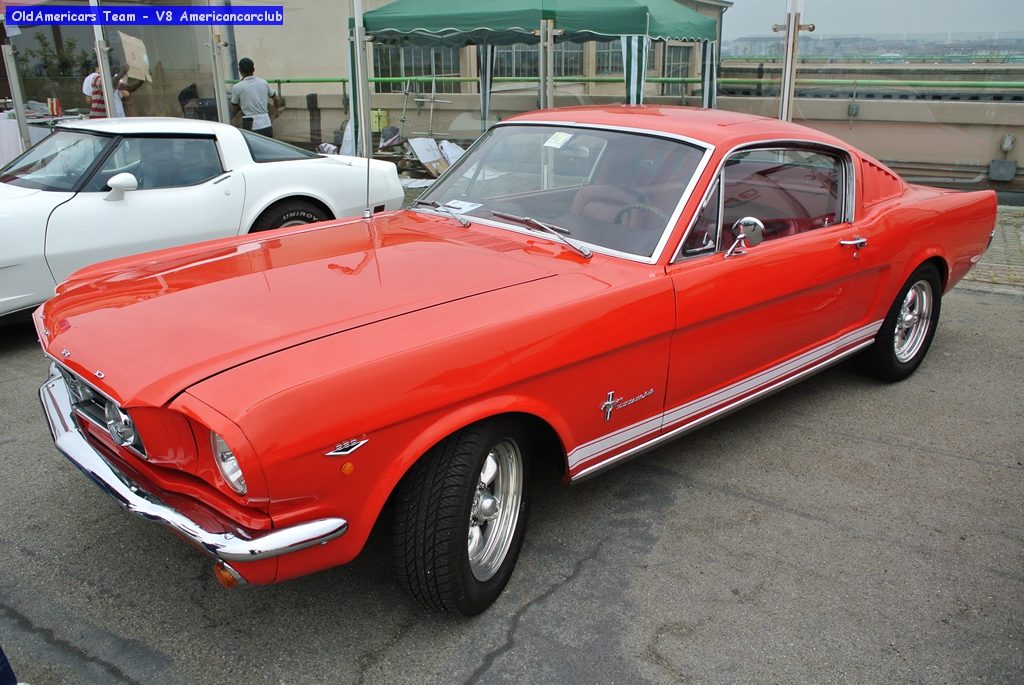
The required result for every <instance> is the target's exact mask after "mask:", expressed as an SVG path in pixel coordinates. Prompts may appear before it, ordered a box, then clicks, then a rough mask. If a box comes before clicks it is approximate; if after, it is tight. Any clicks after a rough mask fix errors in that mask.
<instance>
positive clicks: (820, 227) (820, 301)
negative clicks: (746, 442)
mask: <svg viewBox="0 0 1024 685" xmlns="http://www.w3.org/2000/svg"><path fill="white" fill-rule="evenodd" d="M852 182H853V177H852V167H851V165H850V163H849V160H848V158H847V157H845V155H843V154H842V153H840V152H838V151H836V152H830V151H823V150H818V149H802V148H796V147H794V148H778V147H776V148H773V149H757V150H747V151H741V152H738V153H735V154H733V155H732V156H730V158H729V159H727V160H726V162H725V165H724V167H723V171H722V173H721V175H720V178H719V180H718V181H716V182H715V184H714V185H713V187H712V189H711V192H710V195H709V198H708V201H707V203H706V205H705V207H704V208H703V210H702V211H701V213H700V215H699V216H698V218H697V220H696V221H695V223H694V226H693V227H692V228H691V229H690V232H689V233H688V234H687V236H686V238H685V240H684V242H683V245H682V246H681V248H680V251H679V254H678V256H677V258H676V259H675V260H674V263H673V264H672V265H670V266H669V267H668V273H669V276H670V277H671V279H672V282H673V285H674V287H675V290H676V328H675V331H674V334H673V338H672V346H671V347H672V350H671V364H670V370H669V388H668V392H667V402H666V417H665V430H666V431H670V430H675V429H678V428H680V427H682V426H686V425H691V424H693V423H694V422H699V421H701V420H702V419H706V418H710V417H712V416H714V415H717V414H719V413H721V412H723V411H725V410H727V409H729V408H731V407H734V406H736V405H737V404H739V403H742V402H743V401H744V400H748V399H751V398H752V397H754V396H757V395H759V394H762V393H764V392H767V391H768V390H770V389H771V388H773V387H776V386H778V385H779V384H782V383H784V382H786V381H787V380H791V379H793V378H794V377H796V376H799V375H801V374H803V373H804V372H807V371H809V370H810V369H813V368H816V367H818V366H820V365H822V364H825V363H828V362H829V361H831V360H833V359H835V358H836V357H837V356H840V355H842V354H843V353H846V352H848V351H850V350H851V349H854V348H856V347H857V346H858V345H861V344H863V343H864V342H865V341H866V340H870V339H871V337H872V336H873V335H874V331H869V330H868V328H870V326H864V325H863V323H864V322H863V321H859V319H858V312H863V307H862V306H861V305H862V303H863V302H864V301H865V300H868V299H870V297H871V295H872V292H871V285H870V282H869V280H868V279H867V278H865V277H864V272H863V271H862V270H861V268H860V265H859V254H858V253H859V250H860V247H859V246H857V245H849V244H842V242H850V241H852V240H854V239H855V238H856V235H857V232H856V230H855V229H854V226H853V224H851V223H850V222H849V219H850V218H851V217H852V212H851V207H850V204H851V202H852V201H851V200H850V199H849V197H850V196H849V194H848V193H847V191H848V189H850V188H851V187H852ZM748 216H752V217H754V218H757V219H758V220H760V221H761V222H762V223H763V224H764V242H762V243H761V244H759V245H752V246H747V247H746V248H745V249H744V248H742V247H739V246H737V247H738V248H739V249H736V250H734V251H732V252H731V253H730V251H729V250H730V248H731V247H733V243H734V242H735V239H734V237H733V233H732V226H733V225H734V223H735V222H736V221H737V220H739V219H741V218H744V217H748ZM875 328H876V329H877V326H876V327H875Z"/></svg>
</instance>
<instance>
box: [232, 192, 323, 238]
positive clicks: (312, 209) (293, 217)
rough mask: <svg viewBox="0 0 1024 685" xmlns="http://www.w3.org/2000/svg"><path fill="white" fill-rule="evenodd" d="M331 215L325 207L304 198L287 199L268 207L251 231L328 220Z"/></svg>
mask: <svg viewBox="0 0 1024 685" xmlns="http://www.w3.org/2000/svg"><path fill="white" fill-rule="evenodd" d="M330 218H331V216H330V215H329V214H327V213H326V212H325V211H324V210H323V209H321V208H320V207H317V206H316V205H314V204H312V203H310V202H306V201H304V200H285V201H283V202H278V203H276V204H273V205H271V206H270V207H267V208H266V209H265V210H264V211H263V213H262V214H260V216H259V218H258V219H256V221H255V222H254V223H253V225H252V229H251V230H250V233H256V232H257V231H269V230H271V229H274V228H284V227H286V226H298V225H300V224H312V223H315V222H317V221H327V220H328V219H330Z"/></svg>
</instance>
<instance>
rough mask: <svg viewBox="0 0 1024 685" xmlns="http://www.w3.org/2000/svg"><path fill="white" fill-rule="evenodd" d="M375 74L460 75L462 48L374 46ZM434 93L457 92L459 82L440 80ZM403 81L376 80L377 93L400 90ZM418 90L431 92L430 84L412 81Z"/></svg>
mask: <svg viewBox="0 0 1024 685" xmlns="http://www.w3.org/2000/svg"><path fill="white" fill-rule="evenodd" d="M431 65H433V68H431ZM373 73H374V75H375V76H376V77H377V78H406V77H409V76H460V71H459V49H458V48H453V47H428V46H423V45H408V46H405V47H398V46H394V45H374V46H373ZM434 85H435V88H434V90H435V92H438V93H458V92H459V90H460V87H459V85H460V84H459V83H458V82H448V81H438V82H437V83H435V84H434ZM404 86H405V83H404V82H392V83H376V84H375V86H374V87H375V89H376V92H378V93H401V92H402V90H403V88H404ZM412 89H413V90H414V91H417V92H429V91H430V90H431V84H430V83H425V82H420V83H413V84H412Z"/></svg>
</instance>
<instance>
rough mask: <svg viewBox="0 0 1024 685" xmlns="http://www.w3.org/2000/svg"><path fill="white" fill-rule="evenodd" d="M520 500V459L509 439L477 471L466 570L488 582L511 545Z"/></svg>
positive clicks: (515, 445) (521, 475) (521, 464)
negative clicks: (477, 479)
mask: <svg viewBox="0 0 1024 685" xmlns="http://www.w3.org/2000/svg"><path fill="white" fill-rule="evenodd" d="M522 497H523V455H522V452H521V451H520V449H519V446H518V445H517V444H516V443H515V442H514V441H512V440H511V439H509V438H505V439H503V440H501V441H500V442H499V443H497V444H496V445H494V446H493V447H492V448H491V450H490V452H488V454H487V456H486V457H485V458H484V463H483V466H481V467H480V480H479V481H478V482H477V486H476V492H475V493H474V494H473V505H472V507H471V508H470V514H469V537H468V543H467V544H468V546H469V566H470V569H472V571H473V576H474V577H475V578H476V579H477V580H479V581H481V582H482V581H486V580H490V579H491V578H492V577H493V576H494V574H495V573H497V572H498V568H499V567H500V566H501V563H502V562H503V561H504V560H505V556H506V555H507V554H508V550H509V548H510V547H511V545H512V537H513V536H514V535H515V531H516V524H517V522H518V520H519V507H520V503H521V502H522Z"/></svg>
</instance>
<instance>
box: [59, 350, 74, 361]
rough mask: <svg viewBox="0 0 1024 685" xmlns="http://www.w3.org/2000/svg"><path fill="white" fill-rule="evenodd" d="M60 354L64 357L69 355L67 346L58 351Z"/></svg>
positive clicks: (69, 351)
mask: <svg viewBox="0 0 1024 685" xmlns="http://www.w3.org/2000/svg"><path fill="white" fill-rule="evenodd" d="M60 356H62V357H64V358H65V359H67V358H68V357H70V356H71V350H69V349H68V348H66V347H65V348H64V349H63V350H61V351H60Z"/></svg>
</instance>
